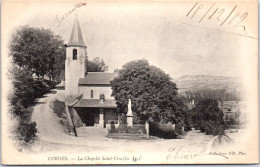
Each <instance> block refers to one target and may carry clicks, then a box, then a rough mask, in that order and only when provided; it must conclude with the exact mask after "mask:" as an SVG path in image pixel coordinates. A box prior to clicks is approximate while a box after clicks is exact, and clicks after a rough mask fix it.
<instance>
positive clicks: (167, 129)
mask: <svg viewBox="0 0 260 167" xmlns="http://www.w3.org/2000/svg"><path fill="white" fill-rule="evenodd" d="M149 132H150V135H152V136H157V137H160V138H165V139H175V138H176V137H177V136H178V135H177V133H176V131H175V129H174V128H173V126H172V124H171V123H168V124H162V123H160V122H150V124H149Z"/></svg>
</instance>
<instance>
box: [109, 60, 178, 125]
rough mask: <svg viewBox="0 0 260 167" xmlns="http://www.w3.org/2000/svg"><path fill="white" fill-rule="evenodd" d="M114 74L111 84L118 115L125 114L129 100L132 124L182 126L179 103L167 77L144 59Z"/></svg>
mask: <svg viewBox="0 0 260 167" xmlns="http://www.w3.org/2000/svg"><path fill="white" fill-rule="evenodd" d="M118 72H119V76H118V77H116V78H115V79H114V80H112V81H111V84H112V96H113V97H115V99H116V101H117V105H118V108H119V111H123V112H124V113H127V104H128V99H131V100H132V110H133V113H134V116H135V117H134V118H135V121H138V120H150V121H156V122H162V123H168V122H171V123H180V122H182V110H183V103H182V101H181V100H180V99H179V98H178V97H177V88H176V84H175V83H173V82H172V81H171V78H170V76H169V75H168V74H166V73H165V72H163V71H162V70H161V69H159V68H157V67H155V66H152V65H149V63H148V61H147V60H144V59H143V60H136V61H131V62H129V63H126V64H125V65H124V66H123V68H122V69H120V70H118Z"/></svg>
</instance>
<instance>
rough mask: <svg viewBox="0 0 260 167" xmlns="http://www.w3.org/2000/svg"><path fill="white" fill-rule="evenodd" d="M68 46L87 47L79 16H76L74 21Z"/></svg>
mask: <svg viewBox="0 0 260 167" xmlns="http://www.w3.org/2000/svg"><path fill="white" fill-rule="evenodd" d="M68 46H82V47H87V46H86V45H85V43H84V41H83V37H82V33H81V29H80V25H79V20H78V15H77V14H76V18H75V21H74V25H73V29H72V32H71V36H70V41H69V43H68Z"/></svg>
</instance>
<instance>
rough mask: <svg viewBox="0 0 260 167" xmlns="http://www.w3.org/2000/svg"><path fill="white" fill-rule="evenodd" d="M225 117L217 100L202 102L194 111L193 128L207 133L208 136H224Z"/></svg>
mask: <svg viewBox="0 0 260 167" xmlns="http://www.w3.org/2000/svg"><path fill="white" fill-rule="evenodd" d="M223 115H224V114H223V112H222V110H220V109H219V107H218V102H217V101H216V100H212V99H204V100H200V101H199V102H198V103H197V105H196V106H195V108H193V110H192V120H193V126H194V127H196V128H197V129H200V130H201V131H202V132H206V134H212V135H219V134H223V133H224V119H223Z"/></svg>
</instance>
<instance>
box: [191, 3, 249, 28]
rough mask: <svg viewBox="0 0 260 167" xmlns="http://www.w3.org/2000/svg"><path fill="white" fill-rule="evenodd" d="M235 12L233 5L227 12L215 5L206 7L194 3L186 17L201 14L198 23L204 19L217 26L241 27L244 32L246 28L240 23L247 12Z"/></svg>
mask: <svg viewBox="0 0 260 167" xmlns="http://www.w3.org/2000/svg"><path fill="white" fill-rule="evenodd" d="M236 10H237V5H235V6H234V7H233V8H232V10H231V11H228V10H227V9H226V8H219V7H215V3H213V4H212V5H211V6H209V7H208V6H205V5H203V4H201V3H199V2H196V3H195V4H194V5H193V6H192V8H191V9H190V10H189V11H188V13H187V14H186V16H187V17H190V18H194V16H199V15H201V14H202V15H203V16H202V17H201V18H199V20H198V22H199V23H201V22H202V21H203V20H206V19H208V20H215V21H217V22H218V24H219V26H223V25H224V24H227V25H230V26H234V27H240V28H241V27H242V28H243V31H244V32H245V31H246V27H245V26H244V25H242V23H243V21H244V20H245V19H246V18H247V16H248V12H237V11H236Z"/></svg>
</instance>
